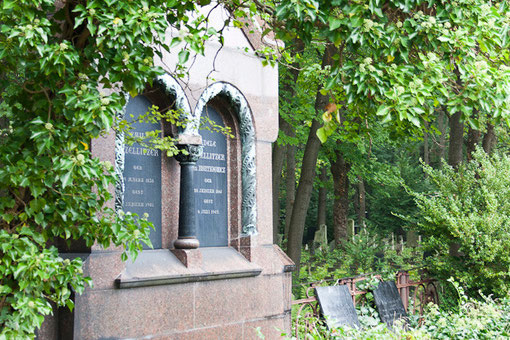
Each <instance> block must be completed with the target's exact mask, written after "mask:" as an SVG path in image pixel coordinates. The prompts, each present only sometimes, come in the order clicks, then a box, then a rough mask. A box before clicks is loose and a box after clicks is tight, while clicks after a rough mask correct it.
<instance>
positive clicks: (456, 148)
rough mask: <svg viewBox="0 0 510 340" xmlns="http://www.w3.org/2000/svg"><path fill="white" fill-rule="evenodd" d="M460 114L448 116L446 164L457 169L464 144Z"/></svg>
mask: <svg viewBox="0 0 510 340" xmlns="http://www.w3.org/2000/svg"><path fill="white" fill-rule="evenodd" d="M460 117H461V113H460V112H456V113H455V114H453V115H451V116H450V143H449V144H450V145H449V147H448V164H449V165H451V166H452V167H454V168H457V167H458V166H459V164H460V163H461V162H462V146H463V144H464V124H463V123H462V122H461V121H460Z"/></svg>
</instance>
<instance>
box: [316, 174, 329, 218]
mask: <svg viewBox="0 0 510 340" xmlns="http://www.w3.org/2000/svg"><path fill="white" fill-rule="evenodd" d="M319 179H320V182H321V187H320V188H319V199H318V204H317V226H321V225H323V224H326V203H327V201H326V197H327V190H326V184H327V183H326V182H327V180H328V170H327V169H326V167H325V166H323V167H322V168H321V172H320V175H319Z"/></svg>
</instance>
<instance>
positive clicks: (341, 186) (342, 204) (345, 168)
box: [331, 151, 351, 245]
mask: <svg viewBox="0 0 510 340" xmlns="http://www.w3.org/2000/svg"><path fill="white" fill-rule="evenodd" d="M335 154H336V160H335V161H334V162H331V175H332V176H333V188H334V194H335V201H334V206H333V234H334V237H335V244H336V245H338V244H340V242H342V240H345V239H347V215H348V213H349V177H348V176H347V174H348V173H349V170H350V168H351V165H350V164H348V163H347V162H345V159H344V158H343V155H342V153H341V152H340V151H337V152H336V153H335Z"/></svg>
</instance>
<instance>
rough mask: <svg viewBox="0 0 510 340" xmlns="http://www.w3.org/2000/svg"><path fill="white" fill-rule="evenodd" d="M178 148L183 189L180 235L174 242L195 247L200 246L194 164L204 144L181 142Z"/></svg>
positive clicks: (180, 204) (180, 207)
mask: <svg viewBox="0 0 510 340" xmlns="http://www.w3.org/2000/svg"><path fill="white" fill-rule="evenodd" d="M194 137H195V136H194ZM198 137H200V136H198ZM178 148H179V149H180V150H181V152H180V153H179V154H178V155H176V156H175V158H176V159H177V161H178V162H179V163H180V165H181V189H180V194H179V236H178V239H177V240H176V241H175V242H174V247H175V248H176V249H195V248H198V246H199V242H198V239H197V237H196V234H197V226H196V219H195V196H194V193H193V172H194V166H195V164H196V162H197V161H198V159H199V158H200V156H201V154H202V145H201V143H200V144H179V145H178Z"/></svg>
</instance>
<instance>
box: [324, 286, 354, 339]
mask: <svg viewBox="0 0 510 340" xmlns="http://www.w3.org/2000/svg"><path fill="white" fill-rule="evenodd" d="M315 293H316V295H317V300H318V301H319V306H320V309H321V314H322V315H323V316H324V318H325V319H326V323H327V325H328V328H329V329H332V328H338V327H340V326H349V327H353V328H359V327H360V324H359V320H358V315H357V314H356V310H355V309H354V304H353V303H352V296H351V293H350V292H349V288H348V287H347V286H346V285H340V286H329V287H317V288H315Z"/></svg>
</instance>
